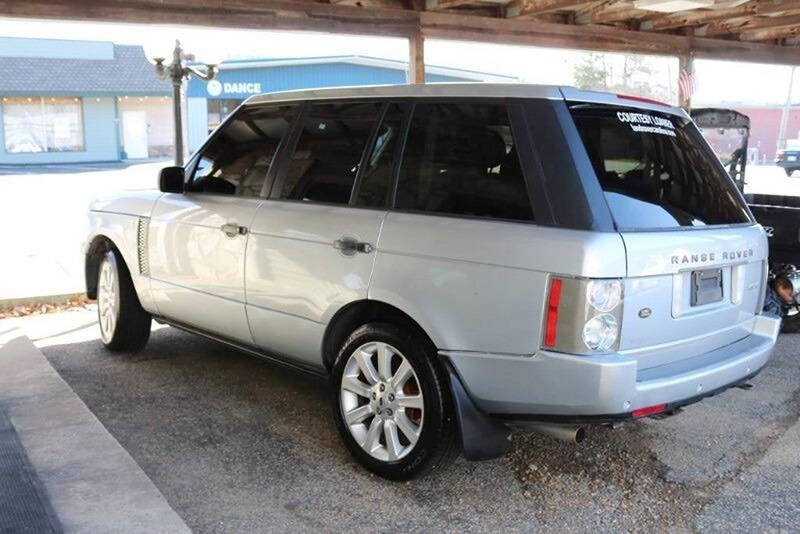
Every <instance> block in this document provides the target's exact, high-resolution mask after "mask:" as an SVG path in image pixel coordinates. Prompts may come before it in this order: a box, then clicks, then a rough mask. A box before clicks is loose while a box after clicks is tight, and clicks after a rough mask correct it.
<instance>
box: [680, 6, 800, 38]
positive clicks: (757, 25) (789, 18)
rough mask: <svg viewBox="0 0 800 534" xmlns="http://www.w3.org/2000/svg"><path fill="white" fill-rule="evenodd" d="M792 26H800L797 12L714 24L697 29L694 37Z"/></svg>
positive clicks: (799, 17) (799, 15)
mask: <svg viewBox="0 0 800 534" xmlns="http://www.w3.org/2000/svg"><path fill="white" fill-rule="evenodd" d="M792 25H800V13H799V12H797V11H788V12H786V13H785V14H783V15H780V16H775V17H753V18H749V19H748V18H738V19H732V20H726V21H720V22H715V23H712V24H707V25H706V26H702V27H700V28H697V30H696V31H695V35H702V36H704V37H713V36H715V35H726V34H731V33H741V32H743V31H746V30H760V29H762V28H778V27H786V26H792Z"/></svg>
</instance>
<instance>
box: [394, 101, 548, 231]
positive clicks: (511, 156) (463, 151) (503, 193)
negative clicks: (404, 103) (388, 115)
mask: <svg viewBox="0 0 800 534" xmlns="http://www.w3.org/2000/svg"><path fill="white" fill-rule="evenodd" d="M396 206H397V207H398V208H400V209H410V210H416V211H429V212H437V213H451V214H455V215H467V216H477V217H494V218H499V219H519V220H531V219H533V212H532V209H531V206H530V201H529V197H528V192H527V189H526V186H525V180H524V178H523V175H522V169H521V166H520V163H519V157H518V156H517V147H516V146H515V144H514V137H513V136H512V133H511V126H510V124H509V120H508V113H507V111H506V107H505V105H502V104H477V103H457V104H456V103H450V104H418V105H417V106H416V107H415V108H414V116H413V117H412V120H411V128H410V130H409V134H408V140H407V142H406V148H405V151H404V155H403V165H402V167H401V174H400V181H399V184H398V188H397V201H396Z"/></svg>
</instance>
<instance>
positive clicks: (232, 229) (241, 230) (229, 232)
mask: <svg viewBox="0 0 800 534" xmlns="http://www.w3.org/2000/svg"><path fill="white" fill-rule="evenodd" d="M219 229H220V230H222V231H223V232H225V235H226V236H228V237H236V236H237V235H247V227H246V226H239V225H238V224H236V223H228V224H223V225H222V226H220V227H219Z"/></svg>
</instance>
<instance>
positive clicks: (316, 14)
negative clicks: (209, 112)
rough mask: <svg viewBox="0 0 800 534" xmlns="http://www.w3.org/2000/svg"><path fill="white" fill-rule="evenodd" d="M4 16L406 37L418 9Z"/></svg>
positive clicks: (119, 5) (86, 7)
mask: <svg viewBox="0 0 800 534" xmlns="http://www.w3.org/2000/svg"><path fill="white" fill-rule="evenodd" d="M0 15H4V16H9V17H26V18H34V19H48V20H87V21H106V22H125V23H143V24H178V25H191V26H207V27H212V28H213V27H222V28H243V29H253V30H264V29H270V30H298V31H317V32H327V33H350V34H355V35H384V36H388V37H408V36H409V35H411V34H413V33H414V32H415V31H418V29H419V16H418V13H417V12H415V11H411V10H400V9H383V8H372V7H370V8H362V7H357V6H347V5H333V4H323V3H315V2H300V1H295V0H266V1H262V0H213V1H207V2H204V3H200V2H192V1H190V0H95V1H92V0H30V1H29V2H27V1H26V2H20V1H18V0H0Z"/></svg>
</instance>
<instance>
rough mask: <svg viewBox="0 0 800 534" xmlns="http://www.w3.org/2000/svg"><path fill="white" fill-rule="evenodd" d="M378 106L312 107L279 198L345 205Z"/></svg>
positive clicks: (342, 104)
mask: <svg viewBox="0 0 800 534" xmlns="http://www.w3.org/2000/svg"><path fill="white" fill-rule="evenodd" d="M380 105H381V104H380V103H376V102H373V103H353V102H345V103H332V104H327V103H326V104H312V105H311V106H310V109H309V112H308V115H307V116H306V117H305V120H304V122H303V129H302V131H301V132H300V138H299V139H298V141H297V146H296V147H295V150H294V153H293V155H292V159H291V161H290V163H289V169H288V172H287V175H286V179H285V182H284V185H283V189H282V193H281V195H280V197H281V198H285V199H290V200H304V201H309V202H329V203H334V204H347V203H348V202H349V201H350V192H351V191H352V189H353V182H354V181H355V179H356V175H357V174H358V170H359V166H360V164H361V155H362V153H363V152H364V148H365V147H366V145H367V141H368V139H369V137H370V134H371V133H372V129H373V128H374V127H375V122H376V121H377V119H378V112H379V111H380Z"/></svg>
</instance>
